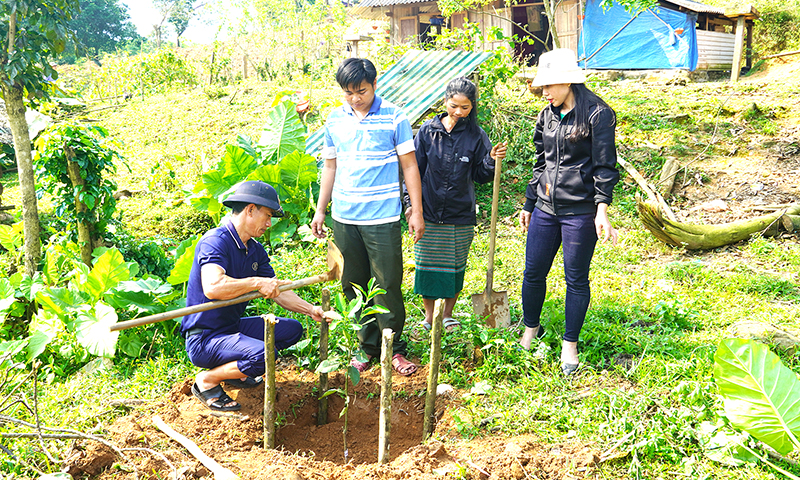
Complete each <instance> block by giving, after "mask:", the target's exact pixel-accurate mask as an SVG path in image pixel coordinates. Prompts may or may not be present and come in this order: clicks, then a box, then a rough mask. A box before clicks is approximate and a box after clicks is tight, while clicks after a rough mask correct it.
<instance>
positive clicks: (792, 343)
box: [728, 320, 800, 354]
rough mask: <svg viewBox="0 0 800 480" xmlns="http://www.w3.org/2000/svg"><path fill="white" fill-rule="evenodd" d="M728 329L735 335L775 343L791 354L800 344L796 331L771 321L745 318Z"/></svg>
mask: <svg viewBox="0 0 800 480" xmlns="http://www.w3.org/2000/svg"><path fill="white" fill-rule="evenodd" d="M728 331H729V332H730V334H731V335H733V336H735V337H739V338H752V339H754V340H758V341H761V342H764V343H768V344H772V345H775V346H776V347H778V348H780V349H781V350H784V351H785V352H787V353H789V354H794V353H795V352H797V351H798V347H799V346H800V337H798V336H797V335H796V334H795V333H794V332H787V331H785V330H782V329H780V328H778V327H776V326H775V325H772V324H769V323H762V322H755V321H752V320H743V321H741V322H736V323H734V324H733V325H731V326H730V328H729V329H728Z"/></svg>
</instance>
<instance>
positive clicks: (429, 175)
mask: <svg viewBox="0 0 800 480" xmlns="http://www.w3.org/2000/svg"><path fill="white" fill-rule="evenodd" d="M446 115H447V114H446V113H443V114H440V115H438V116H436V117H434V118H432V119H430V120H428V121H427V122H425V123H424V124H422V127H420V129H419V132H418V133H417V136H416V138H414V145H415V146H416V149H417V151H416V156H417V165H418V166H419V176H420V178H421V179H422V216H423V218H424V219H425V220H426V221H428V222H432V223H446V224H452V225H475V184H474V182H477V183H487V182H489V181H491V180H492V178H493V177H494V159H492V157H491V156H489V153H490V152H491V150H492V143H491V142H490V141H489V136H488V135H486V132H484V131H483V129H482V128H481V127H479V126H477V125H474V124H469V123H468V122H467V120H466V119H461V120H459V121H458V123H456V125H455V127H453V130H452V131H450V132H449V133H448V132H447V130H446V129H445V128H444V125H443V124H442V118H444V117H445V116H446ZM406 200H407V199H406ZM404 203H406V202H405V201H404ZM406 206H407V204H406Z"/></svg>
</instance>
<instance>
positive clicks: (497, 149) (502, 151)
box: [489, 142, 508, 160]
mask: <svg viewBox="0 0 800 480" xmlns="http://www.w3.org/2000/svg"><path fill="white" fill-rule="evenodd" d="M507 151H508V143H507V142H501V143H498V144H497V145H495V146H493V147H492V151H491V152H490V153H489V156H490V157H492V158H493V159H495V160H503V159H504V158H506V152H507Z"/></svg>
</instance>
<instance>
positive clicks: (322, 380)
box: [317, 287, 331, 425]
mask: <svg viewBox="0 0 800 480" xmlns="http://www.w3.org/2000/svg"><path fill="white" fill-rule="evenodd" d="M330 309H331V291H330V290H328V287H324V288H323V289H322V310H323V311H324V312H327V311H328V310H330ZM328 331H329V326H328V322H327V321H326V320H325V319H323V320H322V323H320V324H319V361H320V362H323V361H325V360H327V359H328ZM327 391H328V374H327V373H320V374H319V396H320V397H321V396H323V395H325V392H327ZM326 423H328V397H325V398H320V399H319V410H318V412H317V425H325V424H326Z"/></svg>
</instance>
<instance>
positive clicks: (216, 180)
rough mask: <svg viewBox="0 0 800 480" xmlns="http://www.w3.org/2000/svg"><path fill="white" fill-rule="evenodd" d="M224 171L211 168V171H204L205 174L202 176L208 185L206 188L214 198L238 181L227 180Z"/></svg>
mask: <svg viewBox="0 0 800 480" xmlns="http://www.w3.org/2000/svg"><path fill="white" fill-rule="evenodd" d="M224 173H225V172H222V171H219V170H211V171H210V172H206V173H204V174H203V176H202V177H200V178H201V179H202V181H203V185H205V187H206V190H208V193H209V194H210V195H211V196H212V197H214V198H216V197H218V196H220V195H221V194H222V193H224V192H225V191H226V190H228V189H229V188H231V186H232V185H233V184H235V183H236V182H231V181H229V180H227V179H226V178H225V176H224Z"/></svg>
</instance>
